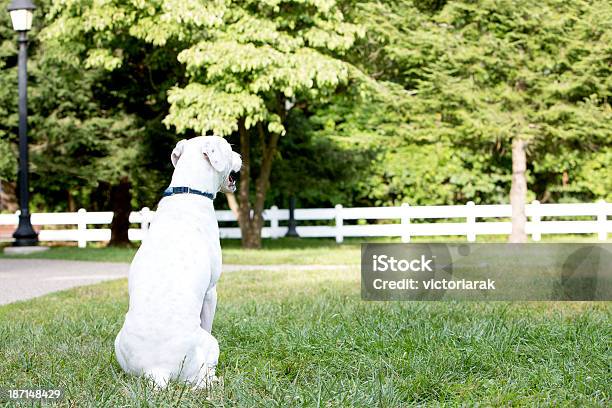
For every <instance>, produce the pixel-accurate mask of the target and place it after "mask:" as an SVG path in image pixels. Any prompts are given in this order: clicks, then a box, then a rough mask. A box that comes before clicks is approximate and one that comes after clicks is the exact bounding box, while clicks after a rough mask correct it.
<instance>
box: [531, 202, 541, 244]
mask: <svg viewBox="0 0 612 408" xmlns="http://www.w3.org/2000/svg"><path fill="white" fill-rule="evenodd" d="M541 214H542V208H541V207H540V202H539V201H538V200H533V201H532V202H531V231H532V232H531V239H532V240H534V241H540V240H541V239H542V224H540V221H541V220H542V215H541Z"/></svg>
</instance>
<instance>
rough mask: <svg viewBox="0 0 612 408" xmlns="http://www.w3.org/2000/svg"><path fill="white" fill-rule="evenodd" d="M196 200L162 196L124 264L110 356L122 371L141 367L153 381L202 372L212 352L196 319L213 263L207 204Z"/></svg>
mask: <svg viewBox="0 0 612 408" xmlns="http://www.w3.org/2000/svg"><path fill="white" fill-rule="evenodd" d="M202 200H207V199H206V198H202V197H195V196H188V195H183V196H173V197H167V198H164V199H163V200H162V201H161V202H160V205H159V208H158V211H157V212H156V216H155V219H154V220H153V222H152V223H151V227H150V230H149V235H148V236H147V237H146V238H145V240H144V241H143V243H142V245H141V247H140V249H139V250H138V252H137V253H136V256H135V257H134V260H133V261H132V265H131V267H130V273H129V295H130V305H129V311H128V313H127V314H126V318H125V323H124V325H123V327H122V329H121V331H120V332H119V334H118V335H117V338H116V340H115V352H116V355H117V360H118V362H119V364H120V365H121V367H122V368H123V369H124V370H125V371H126V372H128V373H132V374H136V375H142V374H145V375H148V376H150V377H151V378H152V379H153V380H154V381H155V382H156V384H158V385H160V386H163V385H165V384H166V382H167V381H168V379H170V378H180V379H185V380H188V381H191V382H194V383H196V382H200V381H202V380H204V379H205V378H204V377H206V376H210V375H212V374H211V370H210V367H214V366H215V365H216V364H217V360H218V356H219V346H218V343H217V341H216V339H215V338H214V337H213V336H212V335H211V334H210V333H208V332H206V331H205V330H203V329H202V328H201V324H200V323H201V322H200V311H201V308H202V302H203V299H204V295H205V293H206V291H207V290H208V289H209V288H210V287H211V286H214V284H215V283H216V280H217V279H218V277H219V275H220V263H221V259H220V256H221V254H220V247H219V232H218V227H217V221H216V218H215V216H214V209H213V208H212V203H211V202H209V203H206V202H204V203H203V202H202ZM204 204H209V207H206V206H204V207H203V205H204ZM216 269H218V270H216Z"/></svg>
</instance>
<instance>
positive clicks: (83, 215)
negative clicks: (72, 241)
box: [77, 208, 87, 248]
mask: <svg viewBox="0 0 612 408" xmlns="http://www.w3.org/2000/svg"><path fill="white" fill-rule="evenodd" d="M77 231H78V232H77V234H78V237H77V241H78V245H79V248H85V247H86V246H87V210H85V209H84V208H81V209H79V211H77Z"/></svg>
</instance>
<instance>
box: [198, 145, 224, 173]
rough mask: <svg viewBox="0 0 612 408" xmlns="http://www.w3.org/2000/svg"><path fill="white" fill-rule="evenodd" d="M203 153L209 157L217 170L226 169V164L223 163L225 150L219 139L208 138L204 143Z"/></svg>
mask: <svg viewBox="0 0 612 408" xmlns="http://www.w3.org/2000/svg"><path fill="white" fill-rule="evenodd" d="M202 153H204V154H205V155H206V156H207V157H208V160H209V161H210V164H211V165H212V166H213V167H214V169H215V170H217V171H223V170H225V165H224V164H223V152H222V151H221V146H220V143H219V141H218V140H207V141H206V143H204V144H203V145H202Z"/></svg>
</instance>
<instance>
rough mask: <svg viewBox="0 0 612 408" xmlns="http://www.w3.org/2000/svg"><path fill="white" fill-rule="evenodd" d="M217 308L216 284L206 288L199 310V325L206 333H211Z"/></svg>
mask: <svg viewBox="0 0 612 408" xmlns="http://www.w3.org/2000/svg"><path fill="white" fill-rule="evenodd" d="M216 308H217V286H216V285H215V286H213V287H212V288H210V289H208V291H207V292H206V295H205V296H204V302H202V311H201V312H200V327H202V328H203V329H204V330H206V331H207V332H208V333H212V324H213V320H214V318H215V310H216Z"/></svg>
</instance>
